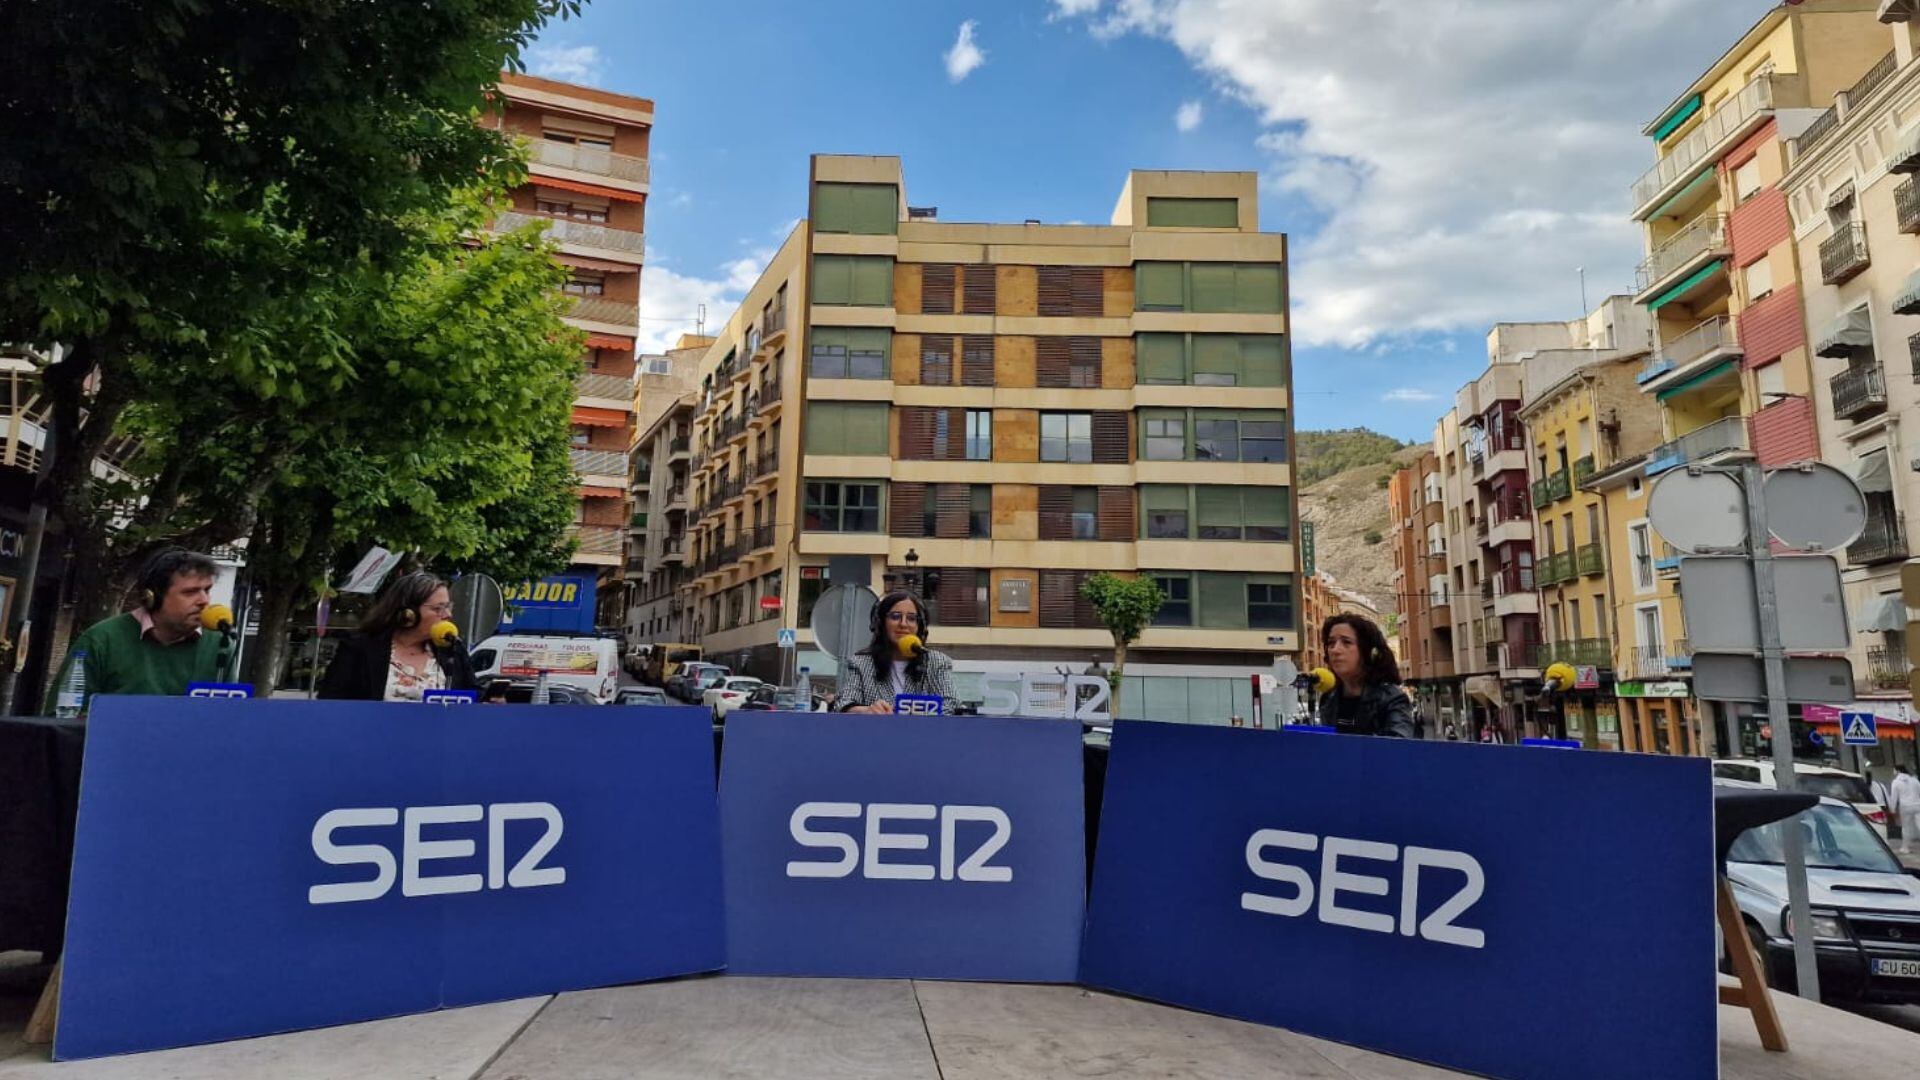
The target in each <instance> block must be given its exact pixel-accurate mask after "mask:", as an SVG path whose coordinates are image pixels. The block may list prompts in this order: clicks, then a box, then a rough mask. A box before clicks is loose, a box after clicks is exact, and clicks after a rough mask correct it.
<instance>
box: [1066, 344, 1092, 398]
mask: <svg viewBox="0 0 1920 1080" xmlns="http://www.w3.org/2000/svg"><path fill="white" fill-rule="evenodd" d="M1067 353H1068V359H1067V382H1066V385H1068V386H1075V387H1082V388H1094V389H1097V388H1098V387H1099V386H1100V339H1099V338H1097V337H1070V338H1068V339H1067Z"/></svg>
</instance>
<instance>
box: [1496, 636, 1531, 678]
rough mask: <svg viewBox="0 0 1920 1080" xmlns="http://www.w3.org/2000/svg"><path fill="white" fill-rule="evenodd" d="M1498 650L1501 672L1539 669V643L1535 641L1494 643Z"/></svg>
mask: <svg viewBox="0 0 1920 1080" xmlns="http://www.w3.org/2000/svg"><path fill="white" fill-rule="evenodd" d="M1496 645H1497V647H1498V648H1499V650H1500V654H1499V659H1498V661H1497V662H1498V663H1499V665H1500V669H1501V670H1502V671H1517V670H1519V669H1521V668H1538V667H1540V666H1541V665H1540V643H1539V642H1537V641H1513V642H1509V641H1502V642H1497V643H1496Z"/></svg>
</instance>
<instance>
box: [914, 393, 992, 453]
mask: <svg viewBox="0 0 1920 1080" xmlns="http://www.w3.org/2000/svg"><path fill="white" fill-rule="evenodd" d="M976 414H977V415H978V416H979V417H980V418H981V419H976ZM992 423H993V422H992V413H991V412H989V411H987V410H983V409H937V408H931V407H928V406H923V405H910V406H907V407H905V408H902V409H901V410H900V457H901V458H902V459H903V460H907V461H962V460H985V459H978V458H973V457H972V454H973V453H974V452H975V451H977V450H981V449H984V451H985V452H986V453H987V454H988V455H989V456H990V455H991V454H992V452H993V430H992ZM981 431H984V432H985V434H986V442H985V443H984V446H983V445H982V444H980V443H979V442H978V440H977V439H976V438H975V436H976V434H977V433H979V432H981Z"/></svg>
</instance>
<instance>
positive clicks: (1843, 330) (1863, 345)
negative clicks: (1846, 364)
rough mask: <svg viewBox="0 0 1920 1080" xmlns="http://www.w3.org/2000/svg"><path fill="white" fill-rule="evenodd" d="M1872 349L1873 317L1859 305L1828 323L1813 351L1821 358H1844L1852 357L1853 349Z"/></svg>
mask: <svg viewBox="0 0 1920 1080" xmlns="http://www.w3.org/2000/svg"><path fill="white" fill-rule="evenodd" d="M1872 347H1873V316H1872V315H1871V314H1869V313H1868V312H1867V305H1865V304H1861V305H1860V306H1859V307H1857V308H1854V309H1853V310H1852V311H1849V312H1847V313H1846V314H1844V315H1842V316H1840V317H1839V318H1837V319H1835V320H1833V321H1832V322H1830V323H1828V324H1827V328H1826V329H1825V330H1824V331H1822V332H1821V334H1820V337H1819V340H1818V344H1816V345H1814V347H1813V351H1814V352H1816V353H1818V354H1819V355H1821V356H1838V357H1843V358H1844V357H1849V356H1852V355H1853V350H1855V349H1870V348H1872Z"/></svg>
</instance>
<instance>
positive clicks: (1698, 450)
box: [1646, 416, 1747, 476]
mask: <svg viewBox="0 0 1920 1080" xmlns="http://www.w3.org/2000/svg"><path fill="white" fill-rule="evenodd" d="M1745 449H1747V422H1746V420H1745V418H1743V417H1739V416H1727V417H1722V418H1721V419H1719V420H1715V421H1714V422H1713V423H1711V424H1706V425H1704V426H1702V427H1699V428H1696V429H1694V430H1693V431H1689V432H1687V433H1686V434H1685V435H1682V436H1680V437H1679V438H1677V439H1674V440H1673V441H1672V442H1667V443H1662V444H1660V445H1659V446H1656V447H1654V448H1653V449H1652V450H1651V451H1649V452H1648V453H1647V464H1646V470H1647V475H1649V476H1652V475H1653V474H1655V473H1658V472H1663V471H1665V470H1667V469H1671V468H1675V467H1676V466H1680V465H1685V464H1687V463H1689V462H1693V461H1699V460H1702V459H1703V458H1708V457H1712V456H1713V455H1715V454H1719V453H1724V452H1726V451H1729V450H1745Z"/></svg>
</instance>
